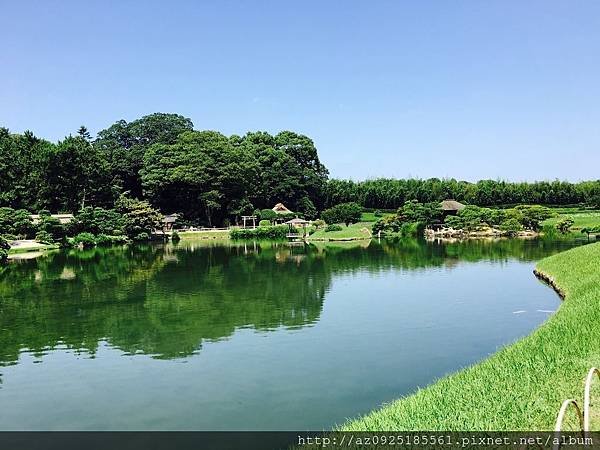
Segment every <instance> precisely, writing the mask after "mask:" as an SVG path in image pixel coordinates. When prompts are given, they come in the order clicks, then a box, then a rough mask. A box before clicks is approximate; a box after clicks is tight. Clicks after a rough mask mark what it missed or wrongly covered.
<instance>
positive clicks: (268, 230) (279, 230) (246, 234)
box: [230, 225, 289, 239]
mask: <svg viewBox="0 0 600 450" xmlns="http://www.w3.org/2000/svg"><path fill="white" fill-rule="evenodd" d="M288 231H289V228H288V226H287V225H276V226H270V227H258V228H255V229H254V230H252V229H249V228H246V229H244V228H241V229H235V230H231V232H230V236H231V239H284V238H285V237H286V236H287V234H288Z"/></svg>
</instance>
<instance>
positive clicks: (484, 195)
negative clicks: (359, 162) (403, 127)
mask: <svg viewBox="0 0 600 450" xmlns="http://www.w3.org/2000/svg"><path fill="white" fill-rule="evenodd" d="M445 199H454V200H458V201H460V202H462V203H466V204H472V205H478V206H509V205H517V204H544V205H573V204H582V203H585V204H587V205H589V206H593V207H600V180H596V181H583V182H579V183H570V182H568V181H559V180H555V181H536V182H533V183H526V182H519V183H511V182H508V181H502V180H480V181H478V182H476V183H471V182H467V181H457V180H455V179H439V178H430V179H426V180H421V179H389V178H379V179H374V180H366V181H358V182H356V181H352V180H336V179H332V180H329V182H328V183H327V189H326V199H325V201H324V203H325V205H326V206H327V207H330V206H334V205H337V204H340V203H348V202H356V203H358V204H360V205H361V206H363V207H364V208H372V209H394V210H395V209H397V208H399V207H401V206H402V205H404V203H405V202H407V201H412V200H416V201H418V202H420V203H430V202H440V201H442V200H445Z"/></svg>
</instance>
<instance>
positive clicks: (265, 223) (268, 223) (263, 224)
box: [258, 220, 271, 227]
mask: <svg viewBox="0 0 600 450" xmlns="http://www.w3.org/2000/svg"><path fill="white" fill-rule="evenodd" d="M258 226H259V227H270V226H271V221H270V220H261V221H260V222H258Z"/></svg>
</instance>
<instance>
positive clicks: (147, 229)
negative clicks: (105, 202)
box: [115, 195, 162, 241]
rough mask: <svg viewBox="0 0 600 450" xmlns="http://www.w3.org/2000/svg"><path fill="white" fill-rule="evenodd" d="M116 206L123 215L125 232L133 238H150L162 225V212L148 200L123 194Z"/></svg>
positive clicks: (141, 239)
mask: <svg viewBox="0 0 600 450" xmlns="http://www.w3.org/2000/svg"><path fill="white" fill-rule="evenodd" d="M115 206H116V208H117V211H118V212H119V213H121V214H122V215H123V230H124V231H125V234H126V235H127V236H128V237H130V238H131V239H133V240H136V241H144V240H148V239H150V235H151V234H152V232H153V231H154V230H155V229H157V228H161V227H162V223H161V221H162V214H161V213H160V212H159V211H158V210H156V209H154V208H153V207H152V206H150V203H148V202H147V201H144V200H138V199H134V198H129V197H126V196H125V195H121V197H119V200H117V203H116V204H115Z"/></svg>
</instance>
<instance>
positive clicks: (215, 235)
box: [179, 230, 229, 239]
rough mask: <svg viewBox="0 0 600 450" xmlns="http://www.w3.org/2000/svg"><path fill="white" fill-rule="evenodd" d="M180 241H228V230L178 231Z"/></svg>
mask: <svg viewBox="0 0 600 450" xmlns="http://www.w3.org/2000/svg"><path fill="white" fill-rule="evenodd" d="M179 236H180V237H181V239H229V230H215V231H180V232H179Z"/></svg>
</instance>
